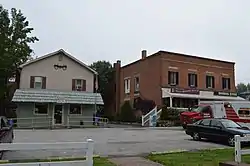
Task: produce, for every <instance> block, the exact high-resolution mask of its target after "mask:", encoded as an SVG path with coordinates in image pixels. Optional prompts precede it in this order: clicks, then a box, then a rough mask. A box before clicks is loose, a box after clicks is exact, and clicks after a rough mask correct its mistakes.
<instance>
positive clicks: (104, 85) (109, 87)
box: [90, 61, 115, 115]
mask: <svg viewBox="0 0 250 166" xmlns="http://www.w3.org/2000/svg"><path fill="white" fill-rule="evenodd" d="M90 67H91V68H92V69H94V70H95V71H97V72H98V90H97V92H98V93H101V95H102V98H103V102H104V114H106V115H107V114H110V112H109V111H110V110H109V105H110V104H112V100H113V99H114V94H113V92H114V91H113V90H114V86H115V85H114V69H113V67H112V65H111V63H110V62H108V61H97V62H94V63H93V64H91V65H90Z"/></svg>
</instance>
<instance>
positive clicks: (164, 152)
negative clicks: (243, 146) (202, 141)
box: [149, 147, 234, 155]
mask: <svg viewBox="0 0 250 166" xmlns="http://www.w3.org/2000/svg"><path fill="white" fill-rule="evenodd" d="M223 149H234V148H230V147H224V148H208V149H191V150H187V149H176V150H170V151H163V152H151V153H150V154H149V155H164V154H170V153H182V152H193V151H200V150H211V151H213V150H223Z"/></svg>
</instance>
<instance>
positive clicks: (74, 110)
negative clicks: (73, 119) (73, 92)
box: [69, 104, 82, 115]
mask: <svg viewBox="0 0 250 166" xmlns="http://www.w3.org/2000/svg"><path fill="white" fill-rule="evenodd" d="M69 114H71V115H81V114H82V106H81V104H70V109H69Z"/></svg>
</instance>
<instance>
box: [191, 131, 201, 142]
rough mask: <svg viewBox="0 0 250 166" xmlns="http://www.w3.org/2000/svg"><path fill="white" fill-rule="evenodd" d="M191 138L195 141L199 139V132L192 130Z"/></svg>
mask: <svg viewBox="0 0 250 166" xmlns="http://www.w3.org/2000/svg"><path fill="white" fill-rule="evenodd" d="M193 139H194V140H195V141H199V140H200V139H201V137H200V134H199V133H196V132H194V133H193Z"/></svg>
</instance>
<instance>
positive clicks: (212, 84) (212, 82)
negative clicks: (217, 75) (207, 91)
mask: <svg viewBox="0 0 250 166" xmlns="http://www.w3.org/2000/svg"><path fill="white" fill-rule="evenodd" d="M212 88H214V76H212Z"/></svg>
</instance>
